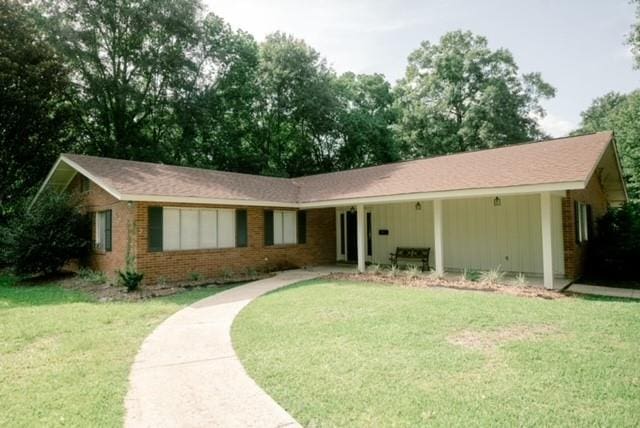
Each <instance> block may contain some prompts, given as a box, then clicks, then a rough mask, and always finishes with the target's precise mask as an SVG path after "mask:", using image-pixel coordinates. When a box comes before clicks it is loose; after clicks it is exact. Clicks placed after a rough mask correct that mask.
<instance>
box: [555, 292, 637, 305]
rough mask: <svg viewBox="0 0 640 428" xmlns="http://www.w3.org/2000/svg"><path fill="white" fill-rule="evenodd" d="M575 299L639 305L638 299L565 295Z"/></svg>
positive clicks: (575, 294)
mask: <svg viewBox="0 0 640 428" xmlns="http://www.w3.org/2000/svg"><path fill="white" fill-rule="evenodd" d="M566 294H567V295H569V296H571V297H574V298H576V299H581V300H587V301H592V302H619V303H635V304H640V299H634V298H632V297H614V296H598V295H596V294H581V293H571V292H569V293H566Z"/></svg>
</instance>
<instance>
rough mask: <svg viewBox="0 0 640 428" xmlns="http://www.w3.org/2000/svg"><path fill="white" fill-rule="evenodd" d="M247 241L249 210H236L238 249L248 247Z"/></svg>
mask: <svg viewBox="0 0 640 428" xmlns="http://www.w3.org/2000/svg"><path fill="white" fill-rule="evenodd" d="M247 241H248V239H247V210H236V247H246V246H247Z"/></svg>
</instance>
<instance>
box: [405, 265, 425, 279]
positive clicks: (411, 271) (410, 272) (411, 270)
mask: <svg viewBox="0 0 640 428" xmlns="http://www.w3.org/2000/svg"><path fill="white" fill-rule="evenodd" d="M421 274H422V271H421V270H420V268H419V267H418V266H416V265H409V266H407V270H406V275H407V278H410V279H414V278H417V277H419V276H420V275H421Z"/></svg>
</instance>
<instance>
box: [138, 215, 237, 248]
mask: <svg viewBox="0 0 640 428" xmlns="http://www.w3.org/2000/svg"><path fill="white" fill-rule="evenodd" d="M153 208H156V207H153ZM156 210H157V208H156ZM149 213H150V214H149V219H150V220H149V233H150V239H149V242H150V244H149V247H150V250H151V251H162V250H165V251H172V250H196V249H205V248H232V247H235V246H236V235H237V231H236V211H235V210H229V209H196V208H163V209H162V218H161V220H158V218H157V217H158V214H157V211H156V212H155V214H153V213H152V211H151V208H150V210H149ZM152 216H154V217H155V218H153V217H152ZM152 218H153V219H152ZM243 218H244V220H245V224H243V225H242V228H243V229H244V230H246V215H244V217H243ZM159 222H162V242H161V243H159V241H160V240H159V239H158V238H157V237H155V238H154V236H153V234H156V235H157V233H158V229H159V228H158V223H159ZM152 223H155V224H152ZM152 241H153V246H152V244H151V242H152ZM159 244H160V245H159ZM241 244H242V246H246V242H244V243H241ZM160 246H161V249H159V247H160Z"/></svg>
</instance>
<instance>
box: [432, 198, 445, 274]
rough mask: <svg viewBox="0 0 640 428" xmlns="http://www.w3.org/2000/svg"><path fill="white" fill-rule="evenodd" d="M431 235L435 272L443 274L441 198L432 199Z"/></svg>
mask: <svg viewBox="0 0 640 428" xmlns="http://www.w3.org/2000/svg"><path fill="white" fill-rule="evenodd" d="M433 237H434V244H435V248H434V249H433V251H434V253H435V263H436V274H437V275H439V276H442V275H444V242H443V238H442V199H436V200H434V201H433Z"/></svg>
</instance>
